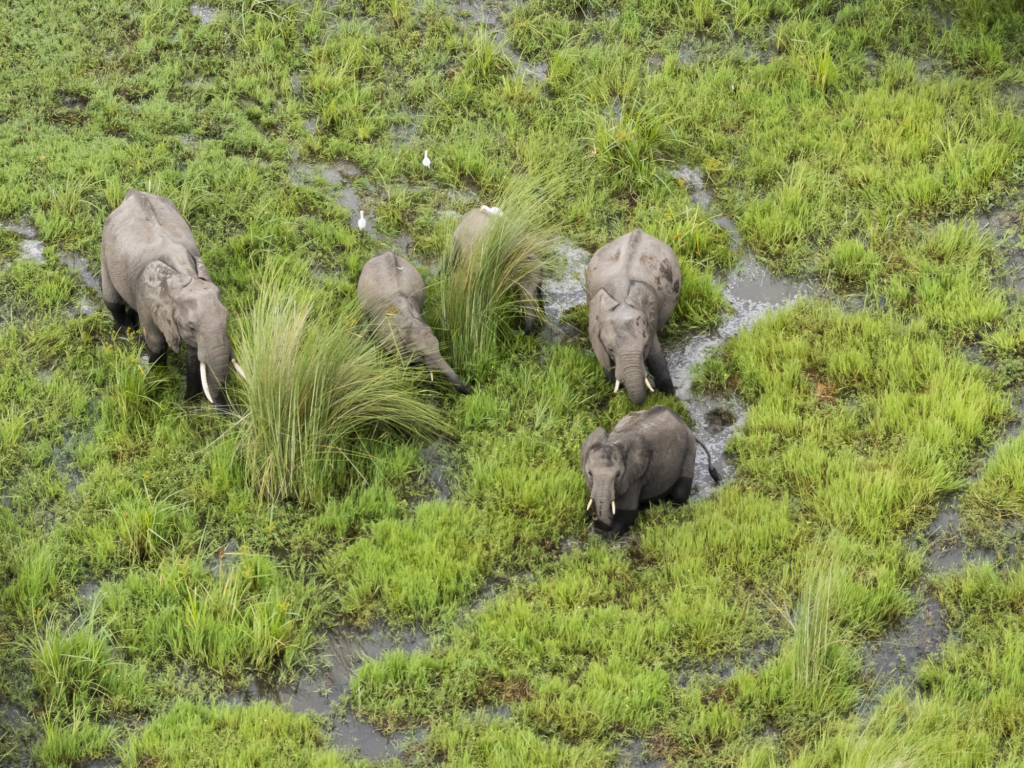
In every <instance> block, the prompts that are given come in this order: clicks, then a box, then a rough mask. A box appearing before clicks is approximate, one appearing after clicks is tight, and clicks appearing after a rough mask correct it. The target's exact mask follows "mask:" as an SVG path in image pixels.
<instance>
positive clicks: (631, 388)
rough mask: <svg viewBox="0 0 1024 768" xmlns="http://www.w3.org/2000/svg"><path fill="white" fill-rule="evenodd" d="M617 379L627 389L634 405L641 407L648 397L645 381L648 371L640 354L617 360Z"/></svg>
mask: <svg viewBox="0 0 1024 768" xmlns="http://www.w3.org/2000/svg"><path fill="white" fill-rule="evenodd" d="M615 378H616V379H617V380H618V381H621V382H622V384H623V386H625V387H626V392H627V393H628V394H629V399H630V400H631V401H632V402H633V405H640V404H641V403H643V401H644V398H646V397H647V387H646V384H645V380H646V378H647V370H646V369H645V368H644V362H643V359H642V358H641V357H640V355H639V354H635V355H628V356H625V357H622V358H617V359H616V360H615Z"/></svg>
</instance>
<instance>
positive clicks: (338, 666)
mask: <svg viewBox="0 0 1024 768" xmlns="http://www.w3.org/2000/svg"><path fill="white" fill-rule="evenodd" d="M428 640H429V637H428V636H427V635H426V634H425V633H422V632H415V633H407V634H405V635H394V634H391V633H389V632H386V631H385V630H384V629H383V628H382V627H380V626H378V627H376V628H375V629H373V630H372V631H370V632H358V631H355V630H352V629H349V628H345V627H339V628H337V629H334V630H331V631H330V632H328V633H327V637H326V640H325V642H324V649H323V654H322V658H323V660H324V661H325V662H326V663H327V666H326V668H325V669H323V670H321V671H320V672H319V673H317V674H316V675H314V676H312V677H307V676H303V677H300V678H299V680H298V681H296V682H294V683H292V684H289V685H284V686H267V685H265V684H264V683H262V682H261V681H259V680H254V681H253V682H252V683H251V684H250V686H249V688H248V689H246V690H245V691H241V692H236V693H233V694H229V695H228V696H227V697H225V699H224V700H225V701H227V702H228V703H231V704H250V703H252V702H255V701H270V702H274V703H275V704H280V705H281V706H283V707H286V708H287V709H289V710H291V711H292V712H313V713H316V714H318V715H323V716H325V717H327V718H328V720H329V721H330V735H331V737H332V738H333V740H334V744H335V746H336V747H337V748H338V749H341V750H355V751H357V752H358V753H359V755H360V756H362V757H364V758H368V759H371V760H381V759H385V758H392V757H398V756H399V755H400V754H401V752H402V749H403V748H404V747H405V746H406V745H407V744H408V742H409V741H410V740H411V739H414V738H419V737H421V736H423V735H424V733H425V731H424V730H420V729H417V730H416V731H414V732H405V733H398V734H395V735H393V736H390V737H389V736H384V735H382V734H380V733H378V732H377V731H376V730H375V729H374V727H373V726H372V725H370V724H368V723H364V722H362V721H360V720H358V719H357V718H356V717H355V716H353V715H351V714H346V715H344V716H342V715H339V714H338V712H337V708H336V707H335V706H334V704H335V702H336V701H337V700H338V699H339V697H341V696H342V695H343V694H345V693H347V691H348V685H349V681H350V680H351V678H352V675H353V673H355V671H356V670H357V669H358V668H359V667H360V666H362V665H363V664H364V663H365V662H366V661H367V660H369V659H372V658H378V657H380V656H381V655H382V654H384V653H387V652H388V651H395V650H401V651H405V652H406V653H413V652H414V651H417V650H421V649H423V648H424V647H425V646H426V645H427V642H428Z"/></svg>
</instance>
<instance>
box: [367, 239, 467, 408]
mask: <svg viewBox="0 0 1024 768" xmlns="http://www.w3.org/2000/svg"><path fill="white" fill-rule="evenodd" d="M356 295H357V296H358V297H359V305H360V307H361V308H362V310H363V313H364V314H365V315H366V316H367V318H368V319H369V321H370V325H371V327H372V329H373V334H374V337H375V338H376V339H377V341H378V342H379V343H380V344H381V345H383V346H384V347H385V348H386V349H389V350H391V351H393V352H398V353H399V354H404V355H408V356H409V357H411V358H412V359H413V360H414V361H415V362H419V363H423V364H424V365H425V366H426V367H427V368H428V369H429V370H430V371H437V372H438V373H442V374H444V375H445V376H447V377H448V380H449V381H450V382H451V383H452V386H454V387H455V389H457V390H458V391H459V392H461V393H462V394H464V395H468V394H469V388H468V387H467V386H466V385H465V384H463V383H462V379H460V378H459V377H458V375H457V374H456V373H455V371H453V370H452V367H451V366H450V365H448V363H447V362H445V359H444V358H443V357H441V347H440V345H439V344H438V343H437V337H436V336H435V335H434V331H433V330H432V329H431V327H430V326H429V325H427V322H426V321H425V320H424V319H423V315H422V314H420V312H421V311H422V309H423V302H424V300H425V299H426V297H427V291H426V286H425V285H424V283H423V277H422V276H421V275H420V273H419V272H418V271H417V270H416V267H414V266H413V265H412V264H410V263H409V262H408V261H406V260H405V259H403V258H402V257H401V256H396V255H395V254H393V253H392V252H391V251H386V252H385V253H382V254H380V255H379V256H374V257H373V258H372V259H370V260H369V261H368V262H366V264H365V265H364V266H363V271H362V272H361V273H360V275H359V285H358V286H356ZM431 376H433V374H431Z"/></svg>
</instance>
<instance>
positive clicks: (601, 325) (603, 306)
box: [590, 289, 654, 405]
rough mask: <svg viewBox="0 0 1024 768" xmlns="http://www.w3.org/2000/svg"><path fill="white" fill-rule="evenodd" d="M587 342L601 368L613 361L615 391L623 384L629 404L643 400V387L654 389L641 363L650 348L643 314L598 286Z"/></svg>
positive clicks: (606, 367)
mask: <svg viewBox="0 0 1024 768" xmlns="http://www.w3.org/2000/svg"><path fill="white" fill-rule="evenodd" d="M590 342H591V345H592V346H593V347H594V353H595V354H596V355H597V359H598V361H599V362H600V363H601V365H602V366H604V369H605V371H609V370H611V368H612V363H613V361H614V367H615V391H616V392H618V390H619V384H620V383H621V384H624V385H625V387H626V392H627V393H628V394H629V399H630V400H631V401H632V402H633V404H634V405H640V404H641V403H643V401H644V398H645V397H646V396H647V393H646V392H645V391H644V387H645V386H646V388H647V389H649V390H651V391H652V392H653V391H654V388H653V387H652V386H651V385H650V383H649V382H648V381H647V369H646V367H645V365H644V360H646V359H647V355H648V353H649V352H650V350H651V331H650V329H649V328H648V322H647V316H646V315H645V314H644V313H643V312H642V311H640V310H639V309H637V308H636V307H633V306H630V305H629V304H627V303H625V302H618V301H616V300H615V299H613V298H612V297H611V296H610V295H608V293H607V292H606V291H605V290H603V289H602V290H600V291H598V292H597V294H596V295H595V296H594V298H593V300H592V301H591V302H590Z"/></svg>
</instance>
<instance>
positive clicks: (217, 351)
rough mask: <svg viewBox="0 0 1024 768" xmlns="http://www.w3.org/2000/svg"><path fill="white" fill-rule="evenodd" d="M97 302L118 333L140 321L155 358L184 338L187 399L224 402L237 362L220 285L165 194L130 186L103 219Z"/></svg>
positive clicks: (161, 360)
mask: <svg viewBox="0 0 1024 768" xmlns="http://www.w3.org/2000/svg"><path fill="white" fill-rule="evenodd" d="M100 272H101V275H100V277H101V281H102V287H103V302H104V303H105V304H106V305H107V309H109V310H110V314H111V315H112V316H113V319H114V325H115V326H116V328H117V331H118V333H120V332H122V331H124V330H126V329H128V328H134V327H139V326H141V328H142V334H143V338H144V339H145V341H146V347H147V349H148V350H149V354H150V360H151V362H152V363H153V364H155V365H158V364H163V363H164V362H165V360H166V354H167V348H168V347H170V348H171V350H173V351H174V352H177V351H178V349H179V346H180V344H181V342H182V341H184V342H185V347H186V350H187V352H186V354H187V364H186V377H185V380H186V384H185V398H186V399H190V398H193V397H195V396H197V395H198V394H199V393H200V392H203V393H204V394H205V395H206V398H207V399H208V400H209V401H210V402H211V403H213V404H215V405H217V406H221V407H223V406H226V405H227V400H226V398H225V397H224V385H225V383H226V382H227V378H228V370H229V369H230V368H231V366H234V368H235V370H236V371H238V373H239V375H241V376H242V377H243V378H245V373H244V372H243V371H242V368H241V366H240V365H239V364H238V362H237V361H236V360H235V358H234V355H233V352H232V349H231V342H230V341H229V340H228V311H227V309H226V308H225V307H224V305H223V304H221V301H220V288H218V287H217V286H216V285H214V284H213V282H212V281H211V280H210V273H209V271H207V269H206V265H205V264H203V260H202V259H201V258H200V257H199V246H197V245H196V241H195V239H194V238H193V237H192V231H191V230H190V229H189V226H188V224H187V223H186V221H185V219H183V218H182V216H181V214H180V213H179V212H178V208H177V207H176V206H175V205H174V203H173V202H171V201H170V200H168V199H167V198H165V197H159V196H157V195H152V194H149V193H148V192H140V191H138V190H136V189H130V190H128V193H127V194H126V195H125V196H124V200H123V201H122V202H121V204H120V205H119V206H118V207H117V208H115V209H114V210H113V211H112V212H111V214H110V215H109V216H107V219H106V221H105V222H104V223H103V239H102V242H101V245H100Z"/></svg>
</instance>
